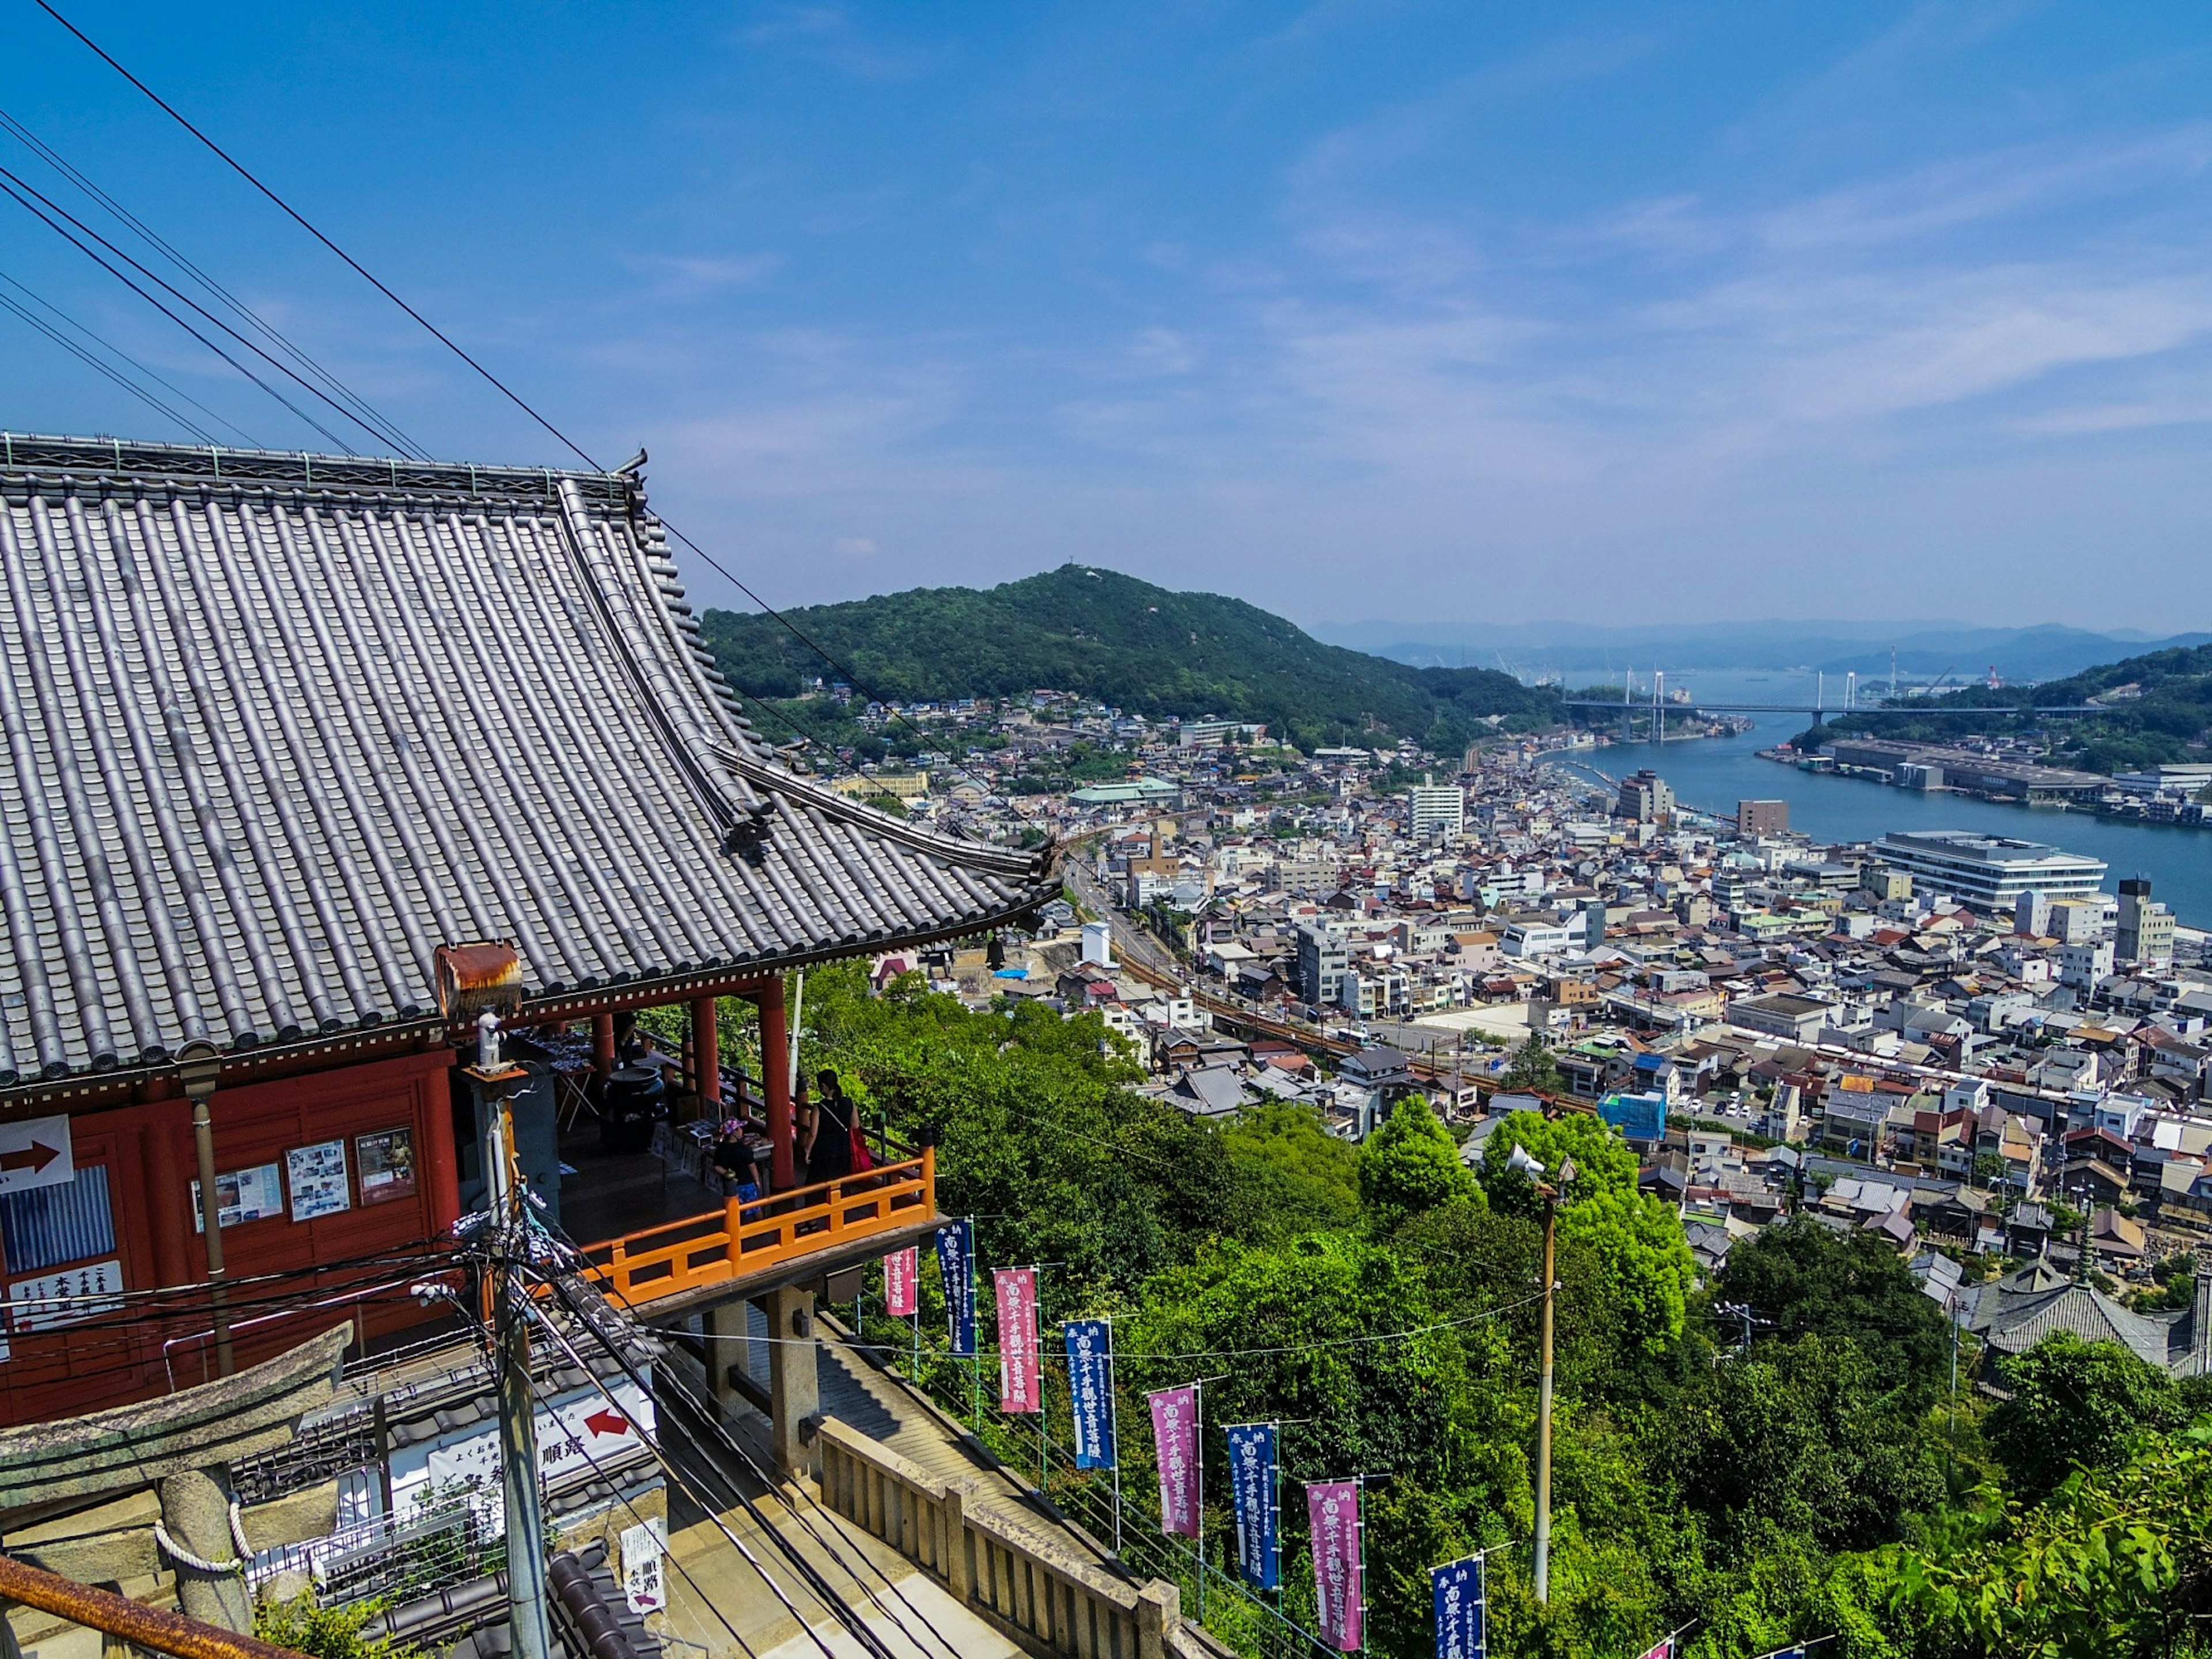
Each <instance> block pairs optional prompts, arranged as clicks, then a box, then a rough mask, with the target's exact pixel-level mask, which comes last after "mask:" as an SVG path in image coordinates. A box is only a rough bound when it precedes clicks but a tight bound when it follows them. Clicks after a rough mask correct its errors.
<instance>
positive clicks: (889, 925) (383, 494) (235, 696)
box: [0, 435, 1056, 1088]
mask: <svg viewBox="0 0 2212 1659" xmlns="http://www.w3.org/2000/svg"><path fill="white" fill-rule="evenodd" d="M0 565H4V580H5V584H6V586H5V593H4V596H0V741H4V744H5V750H6V753H5V761H4V763H0V832H4V833H0V930H4V933H0V945H4V948H0V1088H4V1087H7V1086H9V1085H15V1084H18V1083H19V1082H20V1083H26V1084H27V1083H29V1082H30V1081H31V1080H33V1079H53V1078H58V1077H64V1076H68V1075H70V1074H72V1073H82V1072H86V1071H95V1072H96V1071H106V1070H109V1069H112V1068H114V1067H117V1066H123V1067H130V1066H137V1065H143V1064H150V1063H156V1062H159V1061H160V1060H162V1059H163V1058H165V1057H167V1056H168V1055H172V1054H174V1052H175V1051H176V1049H177V1048H179V1046H180V1045H181V1044H183V1043H184V1042H186V1041H188V1040H191V1039H193V1038H197V1037H205V1038H208V1039H209V1040H210V1041H212V1042H215V1043H216V1044H217V1045H218V1046H219V1047H221V1048H225V1049H235V1048H251V1047H253V1046H255V1045H258V1044H266V1043H270V1042H283V1041H289V1040H292V1039H295V1038H298V1037H301V1036H312V1035H313V1034H316V1033H329V1032H336V1031H343V1030H353V1029H357V1028H361V1027H366V1026H373V1025H377V1024H385V1023H387V1022H391V1021H395V1020H398V1021H404V1020H408V1019H410V1018H421V1017H424V1016H427V1015H428V1013H429V1012H431V1011H432V1009H433V1008H434V1007H435V997H434V994H433V992H432V987H431V978H430V972H431V953H432V951H433V950H434V949H435V947H436V946H437V945H439V944H441V943H443V942H447V941H456V940H463V939H500V938H512V939H514V940H515V941H516V942H517V944H518V945H519V946H520V950H521V953H522V957H523V960H524V963H525V969H526V979H527V982H528V985H529V987H530V990H531V993H532V994H533V995H538V996H543V995H549V994H560V993H568V994H574V993H576V992H579V991H587V990H590V989H592V988H594V987H609V986H616V985H621V984H625V983H630V982H634V981H652V980H655V979H665V978H669V977H673V976H679V975H696V974H699V973H702V972H707V971H711V970H715V969H722V968H728V969H731V970H732V972H738V971H744V970H747V969H753V968H756V967H757V968H760V969H763V970H768V969H774V968H775V967H777V966H779V965H785V964H789V963H795V962H800V961H805V960H809V959H818V958H820V957H824V956H835V955H841V954H854V953H856V952H859V951H867V950H871V949H874V948H878V947H880V946H882V945H886V944H890V943H892V942H896V941H912V940H917V939H926V938H932V937H941V936H945V935H947V934H952V933H963V932H970V931H974V930H975V928H976V927H980V926H982V925H987V923H989V922H991V921H996V920H998V919H1000V918H1003V917H1005V916H1006V915H1008V914H1009V913H1011V912H1014V911H1017V910H1019V909H1021V908H1024V907H1026V906H1027V905H1029V904H1030V903H1033V902H1036V901H1037V900H1039V899H1041V898H1043V897H1047V896H1051V895H1052V894H1053V893H1054V892H1055V891H1056V884H1053V883H1049V882H1048V880H1047V879H1046V875H1045V861H1044V860H1043V859H1042V857H1041V856H1039V855H1034V854H1018V853H1013V852H1010V851H1007V850H1005V849H1001V848H989V847H984V846H981V845H978V844H975V843H970V842H960V841H955V840H951V839H948V838H945V837H942V836H938V835H935V834H933V833H932V832H929V831H927V830H924V829H920V828H917V827H913V826H908V825H907V824H905V823H899V822H896V821H894V820H891V819H889V818H886V817H883V816H882V815H881V814H878V813H876V812H873V811H869V810H867V809H866V808H864V807H860V806H859V805H856V804H854V803H853V802H850V801H848V800H845V799H842V798H841V797H839V796H837V795H836V794H835V793H832V792H830V791H829V790H828V789H826V788H824V787H822V786H821V785H820V784H819V783H817V782H813V781H808V780H805V779H800V778H797V777H794V776H793V775H791V774H790V773H789V772H788V771H787V769H784V768H783V767H782V766H781V764H780V763H778V762H777V761H776V760H775V757H774V754H773V751H772V750H769V747H768V746H767V745H766V744H763V743H762V742H761V741H760V740H759V739H758V738H757V737H756V736H755V735H754V734H753V732H751V730H750V727H749V726H748V725H747V724H746V722H745V720H744V717H743V714H742V713H741V711H740V709H739V708H738V703H737V701H736V699H735V697H734V696H732V694H731V692H730V690H729V689H728V687H727V686H726V685H725V684H723V683H722V681H721V677H720V675H719V674H718V673H717V672H715V671H714V663H713V659H712V657H711V656H710V655H709V653H708V652H707V650H706V647H705V646H704V644H703V643H702V641H701V638H700V634H699V629H698V626H697V623H696V621H695V620H694V618H693V617H692V615H691V611H690V606H689V605H686V604H685V602H684V588H683V586H682V584H681V582H680V581H679V580H678V574H677V569H676V566H675V564H674V562H672V561H671V558H670V556H669V554H668V551H667V545H666V542H665V538H664V537H663V535H662V533H661V530H660V527H659V522H658V520H655V519H654V518H653V515H652V514H651V513H649V512H648V511H647V508H646V506H645V501H644V495H643V492H642V488H641V485H640V484H639V483H637V481H636V480H635V479H633V478H631V477H626V476H623V475H620V474H597V473H574V472H566V473H564V472H551V471H524V470H516V469H498V468H486V467H465V466H427V465H410V464H409V463H404V462H397V463H395V462H384V461H360V460H354V459H339V458H335V457H322V456H300V455H280V454H270V453H255V452H230V451H222V452H214V451H210V450H205V449H185V448H179V447H170V446H164V445H135V444H121V443H114V442H111V441H82V440H65V439H45V438H25V437H22V436H20V435H7V436H0Z"/></svg>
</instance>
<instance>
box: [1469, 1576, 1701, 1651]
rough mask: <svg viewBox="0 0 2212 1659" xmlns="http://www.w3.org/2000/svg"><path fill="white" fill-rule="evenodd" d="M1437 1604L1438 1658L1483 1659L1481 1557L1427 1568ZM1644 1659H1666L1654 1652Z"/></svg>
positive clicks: (1483, 1612)
mask: <svg viewBox="0 0 2212 1659" xmlns="http://www.w3.org/2000/svg"><path fill="white" fill-rule="evenodd" d="M1429 1589H1430V1590H1431V1592H1432V1593H1433V1594H1434V1595H1435V1598H1436V1604H1437V1659H1485V1656H1486V1654H1487V1653H1488V1651H1489V1650H1488V1649H1487V1648H1486V1646H1485V1645H1484V1644H1485V1643H1486V1641H1487V1640H1488V1635H1487V1632H1486V1630H1485V1628H1484V1622H1485V1621H1484V1614H1485V1612H1486V1608H1485V1606H1484V1601H1483V1578H1482V1558H1481V1557H1480V1556H1479V1555H1470V1556H1468V1557H1466V1558H1465V1559H1462V1560H1458V1561H1449V1562H1446V1563H1445V1564H1444V1565H1443V1566H1441V1567H1431V1568H1430V1569H1429ZM1644 1659H1668V1656H1667V1655H1665V1654H1663V1653H1661V1652H1659V1651H1658V1650H1657V1649H1654V1650H1652V1651H1651V1652H1650V1653H1649V1654H1646V1655H1645V1656H1644Z"/></svg>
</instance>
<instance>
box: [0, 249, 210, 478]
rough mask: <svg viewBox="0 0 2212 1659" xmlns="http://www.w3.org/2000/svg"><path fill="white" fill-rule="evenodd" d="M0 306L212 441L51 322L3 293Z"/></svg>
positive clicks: (8, 279) (160, 411)
mask: <svg viewBox="0 0 2212 1659" xmlns="http://www.w3.org/2000/svg"><path fill="white" fill-rule="evenodd" d="M0 281H5V282H9V283H13V282H14V279H13V278H12V277H7V276H0ZM0 307H5V308H6V309H7V310H9V311H10V312H12V313H15V316H17V317H19V318H21V319H22V321H23V323H24V324H25V325H26V326H27V327H30V328H33V329H36V330H37V331H39V332H40V333H41V334H43V335H45V336H46V338H48V339H49V340H52V342H53V343H55V344H56V345H58V346H59V347H60V348H61V349H63V350H64V351H66V352H68V353H69V354H70V356H72V357H75V358H76V359H77V360H78V361H79V362H82V363H84V364H85V365H86V366H87V367H88V368H91V369H92V370H94V372H95V373H96V374H104V375H106V377H107V378H108V379H109V380H112V381H114V382H115V384H116V385H118V386H121V387H122V388H123V389H124V390H125V392H129V393H130V394H131V396H132V397H134V398H137V399H138V400H139V402H141V403H143V404H145V405H146V406H147V407H148V408H149V409H151V410H155V412H156V413H158V414H161V415H166V416H168V417H169V419H171V420H173V421H174V422H176V423H177V424H178V425H179V426H180V427H182V428H184V429H185V431H187V432H189V433H191V435H192V436H194V437H195V438H197V439H198V440H199V441H201V442H202V443H204V444H211V443H213V442H214V441H215V435H214V434H212V433H210V432H209V431H207V430H205V429H204V428H202V427H200V426H199V425H197V424H196V423H195V422H193V421H192V419H191V416H187V415H181V414H179V413H178V412H177V411H176V410H173V409H172V408H170V407H169V406H168V404H165V403H163V402H162V401H161V399H160V398H156V397H155V395H154V394H153V393H152V392H149V391H147V390H146V388H145V387H144V386H140V385H139V384H138V383H137V381H136V380H131V378H130V377H129V376H128V375H126V374H121V373H119V372H118V371H117V370H116V369H114V368H111V367H109V366H108V365H107V364H106V363H103V362H100V359H99V358H97V357H95V356H93V355H92V353H90V352H89V351H88V350H86V349H84V348H83V347H82V346H81V345H79V344H78V343H76V341H75V340H72V339H70V337H68V336H67V335H65V334H64V333H63V332H62V331H60V330H59V329H58V328H56V327H54V326H53V325H52V324H51V323H48V322H46V321H45V320H44V319H41V318H39V317H34V316H33V315H32V314H31V313H29V312H27V311H26V310H25V309H24V308H23V307H21V306H20V305H17V304H16V303H15V301H13V300H11V299H9V297H8V296H7V295H4V294H0Z"/></svg>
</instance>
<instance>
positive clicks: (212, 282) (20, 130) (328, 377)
mask: <svg viewBox="0 0 2212 1659" xmlns="http://www.w3.org/2000/svg"><path fill="white" fill-rule="evenodd" d="M0 128H4V129H5V130H6V131H9V132H10V133H13V134H14V135H15V137H16V139H17V140H18V141H19V142H21V143H22V144H23V145H24V147H25V148H27V149H29V150H30V151H31V152H32V153H33V155H37V156H38V157H39V158H40V160H41V161H45V162H46V165H47V166H49V167H52V168H53V169H54V171H55V172H57V173H60V174H61V175H62V176H63V177H64V179H68V180H69V181H70V183H71V184H73V185H76V187H77V188H78V189H79V190H81V191H83V192H84V193H85V194H86V195H87V196H88V197H91V198H92V199H93V200H94V201H95V202H97V203H99V204H100V206H102V207H104V208H106V210H108V212H110V213H112V215H114V216H115V217H116V218H117V219H118V220H120V221H121V222H123V223H124V224H125V225H128V226H129V227H130V228H131V229H132V230H133V231H135V232H137V234H138V235H139V237H140V238H141V239H143V240H144V241H145V242H146V243H147V245H148V246H150V247H153V248H155V249H157V250H158V251H159V252H161V253H162V254H163V255H165V256H166V257H167V258H168V259H169V260H170V261H171V263H173V264H175V265H176V266H177V268H178V269H179V270H183V271H185V272H186V273H187V274H188V275H190V276H191V277H192V278H193V279H194V280H195V281H196V282H197V283H199V284H200V286H201V287H202V288H204V289H206V290H207V291H208V292H209V293H210V294H212V295H215V296H216V298H217V299H219V300H221V301H222V302H223V303H224V304H225V305H227V306H228V307H230V308H231V309H232V310H233V311H234V312H235V313H238V315H239V316H240V317H242V318H244V319H246V321H247V322H249V323H251V324H252V325H253V326H254V327H255V328H257V329H258V330H259V331H261V332H262V333H263V334H264V335H265V336H266V337H268V338H269V339H270V340H272V341H274V342H276V344H277V345H279V346H281V347H283V349H284V350H286V351H287V352H289V353H290V354H291V356H293V357H294V358H295V360H296V361H297V362H300V363H301V365H303V366H304V367H305V368H307V370H308V372H309V373H311V374H313V375H315V376H316V377H317V378H318V379H319V380H321V381H323V382H324V384H325V385H326V386H329V387H330V388H331V390H332V391H334V392H337V394H338V395H339V396H340V397H341V398H343V399H345V400H346V401H347V403H349V404H350V405H351V406H352V407H353V408H354V409H356V410H358V411H359V412H361V413H362V414H363V415H366V416H368V417H369V419H370V420H371V421H372V422H374V424H375V425H376V426H377V427H379V428H381V429H382V430H383V431H384V432H385V433H386V435H387V437H388V439H389V440H390V441H392V443H393V445H394V446H395V447H397V448H398V450H399V451H400V453H402V454H404V455H408V456H410V457H412V458H413V459H417V460H428V459H430V456H429V453H428V451H427V450H425V449H424V448H423V447H422V445H420V444H418V443H416V441H414V440H413V439H412V438H410V437H409V436H408V435H406V434H405V433H404V431H402V430H401V429H400V428H399V426H398V423H397V422H394V421H392V420H391V419H390V418H389V417H388V416H385V415H384V414H383V413H382V412H381V411H380V410H378V409H377V408H375V406H374V405H373V404H370V402H369V401H368V398H364V397H362V395H361V394H360V393H359V392H356V391H354V390H353V389H352V388H351V387H350V386H347V385H346V384H345V382H344V381H343V380H340V379H339V378H338V377H337V375H336V374H333V373H331V370H329V369H328V368H325V367H324V366H323V365H322V364H321V363H319V362H317V361H316V360H315V359H314V357H313V356H312V355H310V354H309V353H308V352H307V351H306V350H304V349H301V347H300V346H298V345H296V344H295V343H293V342H292V341H291V340H290V339H289V338H288V337H286V336H285V335H284V334H283V332H282V331H279V330H278V329H277V328H276V325H274V324H272V323H270V321H269V320H268V319H266V318H265V317H264V316H262V315H261V314H260V313H258V312H257V311H255V310H254V309H253V307H251V306H249V305H247V304H246V302H245V301H243V300H241V299H240V298H239V297H238V296H237V295H234V294H233V293H232V292H231V291H230V290H229V289H227V288H225V287H224V286H223V285H222V283H218V282H217V281H216V279H215V278H214V277H212V276H209V275H208V273H207V272H206V271H204V270H201V269H200V267H199V266H198V265H197V264H193V263H192V261H191V259H190V258H186V257H185V254H184V253H183V252H180V251H179V249H178V248H177V247H176V246H175V245H174V244H173V243H172V242H170V241H169V240H167V238H165V237H163V236H162V235H161V234H160V233H159V232H157V231H155V229H154V228H153V227H151V226H150V225H149V224H147V223H146V222H145V221H144V220H143V219H141V218H139V217H138V216H137V215H136V214H135V213H133V212H131V210H130V209H128V208H126V207H125V206H124V205H123V204H122V203H120V202H118V201H117V200H116V199H115V197H113V196H112V195H110V194H109V193H108V192H107V191H105V190H103V189H101V188H100V185H97V184H96V183H94V181H93V180H92V179H90V178H89V177H88V176H87V175H86V174H85V173H84V172H83V171H82V169H81V168H79V167H76V166H75V165H74V164H73V163H72V162H70V160H69V158H68V157H66V156H64V155H62V154H61V153H60V152H59V151H58V150H57V149H54V147H53V146H52V144H49V143H46V140H45V139H43V138H41V137H39V136H38V134H36V133H34V132H33V131H31V130H30V129H29V128H28V127H27V126H25V125H23V124H22V123H21V121H19V120H17V119H16V118H15V117H14V116H12V115H10V114H9V113H8V112H7V111H5V110H0ZM233 429H234V430H235V428H233ZM247 441H248V442H251V441H252V440H250V439H249V440H247Z"/></svg>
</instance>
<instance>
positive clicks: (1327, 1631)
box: [1306, 1480, 1364, 1653]
mask: <svg viewBox="0 0 2212 1659" xmlns="http://www.w3.org/2000/svg"><path fill="white" fill-rule="evenodd" d="M1306 1524H1307V1526H1308V1528H1310V1531H1311V1533H1312V1534H1313V1567H1314V1600H1315V1601H1316V1603H1317V1604H1318V1608H1319V1612H1320V1614H1321V1619H1320V1624H1321V1633H1322V1639H1323V1640H1325V1641H1326V1642H1328V1644H1329V1645H1330V1646H1332V1647H1334V1649H1335V1650H1337V1651H1338V1652H1339V1653H1355V1652H1357V1651H1358V1649H1359V1644H1360V1641H1361V1630H1360V1626H1361V1624H1362V1623H1363V1622H1364V1620H1363V1619H1362V1614H1363V1613H1364V1607H1362V1605H1361V1600H1360V1598H1361V1594H1362V1591H1361V1586H1360V1583H1359V1483H1358V1481H1356V1480H1320V1481H1316V1482H1315V1483H1313V1484H1312V1485H1310V1486H1308V1487H1307V1488H1306Z"/></svg>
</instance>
